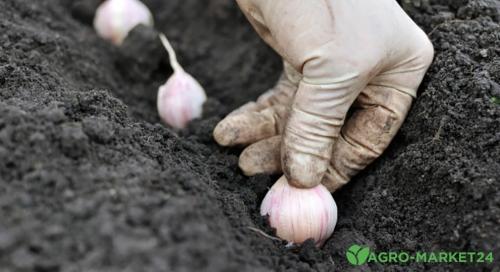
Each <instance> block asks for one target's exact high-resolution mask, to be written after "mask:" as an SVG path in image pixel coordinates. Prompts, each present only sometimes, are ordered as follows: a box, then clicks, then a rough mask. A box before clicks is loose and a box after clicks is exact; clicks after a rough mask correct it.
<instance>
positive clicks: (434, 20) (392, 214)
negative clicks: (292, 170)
mask: <svg viewBox="0 0 500 272" xmlns="http://www.w3.org/2000/svg"><path fill="white" fill-rule="evenodd" d="M98 3H99V0H72V1H70V0H36V1H34V0H1V1H0V271H2V272H3V271H6V272H7V271H38V272H40V271H106V272H108V271H110V272H113V271H272V270H277V271H310V270H317V271H334V270H337V271H340V270H342V271H345V270H352V271H358V270H359V267H353V266H351V265H350V264H348V263H347V262H346V259H345V256H344V253H345V250H346V249H347V248H348V247H349V246H350V245H351V244H353V243H359V244H363V245H369V246H371V247H372V249H375V250H376V251H382V250H392V251H396V250H406V251H410V252H414V251H432V250H446V251H451V250H460V251H475V250H477V251H493V252H494V255H495V257H496V258H500V190H499V186H500V179H499V173H500V105H498V104H497V103H495V102H493V97H500V24H499V20H500V13H499V12H500V3H499V1H498V0H488V1H487V0H469V1H467V0H459V1H457V0H441V1H437V0H435V1H431V4H430V5H423V6H420V7H418V8H409V9H408V11H409V13H410V14H411V16H412V17H413V18H414V19H415V20H416V21H417V22H418V23H419V24H420V25H421V26H422V27H423V28H424V29H425V31H426V32H427V33H429V34H430V37H431V39H432V41H433V43H434V46H435V49H436V58H435V61H434V64H433V65H432V67H431V69H430V71H429V74H428V75H427V77H426V78H425V80H424V83H423V85H422V87H421V89H420V92H419V98H418V99H417V100H416V103H415V104H414V106H413V108H412V110H411V112H410V114H409V117H408V119H407V121H406V122H405V124H404V126H403V128H402V129H401V132H400V133H399V134H398V136H397V137H396V139H395V140H394V142H393V143H392V144H391V146H390V147H389V149H388V150H387V152H386V153H385V154H384V155H383V156H382V157H381V158H380V159H378V160H377V161H376V162H375V163H374V164H372V165H371V166H370V167H369V169H367V170H366V171H364V172H362V173H361V174H360V175H358V176H357V177H356V178H355V179H354V180H353V181H352V182H351V183H350V184H349V185H348V186H346V187H345V188H344V189H342V190H341V191H339V192H337V193H335V194H334V197H335V199H336V201H337V205H338V208H339V221H338V225H337V228H336V231H335V233H334V235H333V237H332V238H331V239H330V240H329V241H328V242H327V243H326V245H325V246H324V247H323V248H322V249H315V248H314V247H313V246H312V244H310V243H308V244H306V245H304V246H303V247H300V248H294V249H290V248H286V247H285V245H284V243H280V242H276V241H273V240H270V239H267V238H265V237H264V236H262V235H260V234H258V233H256V232H254V231H252V230H250V229H248V227H255V228H259V229H262V230H265V231H266V232H268V233H272V232H271V230H270V229H269V228H268V227H267V226H266V225H265V222H264V220H262V219H261V218H260V217H259V215H258V208H259V204H260V201H261V199H262V197H263V196H264V194H265V193H266V191H267V188H268V186H270V185H272V184H273V182H274V181H275V180H276V177H268V176H258V177H253V178H247V177H245V176H243V175H242V174H241V172H240V171H239V170H238V167H237V160H238V157H237V156H238V154H239V150H237V149H226V148H220V147H218V146H217V145H216V144H215V143H214V141H213V140H212V138H211V131H212V128H213V127H214V126H215V124H216V123H217V121H219V120H220V119H221V118H222V117H223V116H224V115H225V114H226V113H228V112H229V111H230V110H232V109H234V108H235V107H237V106H238V105H241V104H242V103H244V102H245V101H248V100H251V99H254V98H255V97H257V96H258V95H259V94H260V93H261V92H263V91H264V90H266V89H267V88H269V87H270V86H272V84H273V83H274V81H275V80H276V79H277V77H278V74H279V72H280V68H281V67H280V61H279V58H278V57H277V56H276V55H275V54H274V53H273V52H272V51H271V50H270V49H269V48H268V47H266V46H265V45H264V44H263V42H261V41H260V40H259V38H258V37H257V35H256V34H255V33H254V32H253V30H252V29H251V28H250V26H249V24H248V23H247V22H246V20H245V18H244V17H243V15H242V14H241V13H240V12H239V10H238V8H237V6H236V4H235V3H234V1H230V0H211V1H199V0H169V1H165V0H147V1H145V3H146V4H147V5H148V6H149V7H150V8H151V9H152V10H153V13H154V15H155V19H156V26H157V29H159V30H161V31H164V32H165V33H166V34H167V35H168V36H169V37H170V39H171V40H172V42H173V45H174V47H176V48H177V49H178V54H179V57H180V62H181V63H182V64H183V65H184V66H185V68H186V70H188V71H189V72H190V73H192V74H193V75H194V76H195V77H196V78H198V79H199V80H200V82H201V83H202V84H203V85H204V86H205V88H206V90H207V92H208V94H209V96H210V99H209V101H208V103H207V105H206V114H205V117H204V118H203V119H202V120H198V121H196V122H194V123H193V124H192V125H191V126H190V128H189V129H187V130H185V131H181V132H174V131H173V130H171V129H169V128H167V127H165V126H164V125H162V124H161V123H160V122H159V119H158V117H157V113H156V107H155V98H156V90H157V88H158V86H159V85H161V84H163V83H164V81H165V80H166V79H167V77H168V76H169V74H170V73H171V70H170V68H169V67H168V64H167V61H166V59H167V56H166V53H164V51H163V49H162V48H161V47H160V44H159V42H158V41H157V40H156V32H155V31H154V30H152V29H148V28H145V27H139V28H136V29H135V30H134V31H133V33H132V34H131V35H130V37H129V38H128V39H127V40H126V42H125V44H124V45H123V46H122V47H121V48H117V47H114V46H112V45H110V44H108V43H107V42H105V41H103V40H101V39H99V38H98V37H97V36H96V35H95V33H94V31H93V29H92V27H91V21H92V14H93V12H94V10H95V7H96V6H97V5H98ZM495 267H496V269H498V268H499V267H500V263H499V262H498V261H495V262H494V263H493V264H486V263H483V264H476V265H472V264H459V265H450V266H445V265H442V264H439V265H438V264H425V265H424V264H408V265H394V264H393V265H370V266H364V267H362V269H363V270H366V271H370V270H372V271H407V270H413V271H445V270H460V271H491V270H493V269H495ZM496 271H498V270H496Z"/></svg>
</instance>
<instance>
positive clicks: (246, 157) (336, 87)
mask: <svg viewBox="0 0 500 272" xmlns="http://www.w3.org/2000/svg"><path fill="white" fill-rule="evenodd" d="M238 4H239V5H240V7H241V9H242V10H243V12H244V13H245V15H246V16H247V18H248V19H249V21H250V23H251V24H252V25H253V26H254V28H255V29H256V31H257V32H258V33H259V35H260V36H261V37H262V38H263V39H264V40H265V41H266V42H267V43H268V44H269V45H270V46H271V47H272V48H273V49H275V50H276V51H277V52H278V54H280V55H281V57H282V58H283V60H284V63H285V65H284V73H283V76H282V77H281V78H280V81H279V82H278V83H277V85H276V86H275V87H274V88H273V89H271V90H270V91H269V92H267V93H265V94H264V95H262V96H261V97H260V98H259V99H258V100H257V102H250V103H248V104H246V105H244V106H242V107H241V108H240V109H237V110H236V111H235V112H233V113H232V114H230V115H229V116H228V117H226V118H225V119H224V120H222V121H221V122H220V123H219V124H218V125H217V127H216V128H215V130H214V138H215V140H216V141H217V142H218V143H219V144H221V145H224V146H230V145H248V144H251V145H250V146H249V147H247V148H246V149H245V150H244V151H243V153H242V154H241V156H240V162H239V164H240V168H242V170H243V171H244V173H245V174H247V175H253V174H257V173H278V172H280V171H281V170H282V171H283V173H284V174H285V176H286V177H287V179H288V181H289V182H290V183H291V184H292V185H294V186H297V187H313V186H316V185H318V184H319V183H321V182H322V183H323V184H324V185H325V186H326V187H327V188H328V189H329V190H330V191H334V190H336V189H337V188H339V187H341V186H342V185H344V184H345V183H347V182H348V181H349V179H350V178H351V177H352V176H353V175H355V174H356V173H357V172H359V171H360V170H362V169H363V168H365V167H366V166H367V165H368V164H369V163H370V162H372V161H373V160H374V159H376V158H377V157H378V156H380V155H381V154H382V152H383V151H384V150H385V148H386V147H387V146H388V145H389V143H390V141H391V140H392V138H393V137H394V135H395V134H396V132H397V131H398V130H399V128H400V126H401V124H402V122H403V120H404V119H405V117H406V114H407V112H408V110H409V108H410V106H411V103H412V100H413V98H414V97H415V96H416V90H417V88H418V86H419V85H420V82H421V81H422V78H423V76H424V74H425V72H426V70H427V68H428V67H429V65H430V63H431V62H432V58H433V54H434V50H433V47H432V44H431V43H430V41H429V39H428V38H427V36H426V35H425V33H424V32H423V31H422V30H421V29H420V28H419V27H418V26H417V25H416V24H415V23H414V22H413V21H412V20H411V19H410V18H409V17H408V16H407V15H406V13H405V12H404V11H403V10H402V9H401V8H400V6H399V5H398V4H397V3H396V1H395V0H377V1H373V0H321V1H320V0H313V1H303V0H273V1H269V0H238ZM351 106H352V108H353V112H352V115H350V117H349V118H346V117H347V112H348V110H349V109H350V108H351ZM346 119H347V120H346Z"/></svg>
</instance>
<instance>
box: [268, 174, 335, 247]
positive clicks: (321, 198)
mask: <svg viewBox="0 0 500 272" xmlns="http://www.w3.org/2000/svg"><path fill="white" fill-rule="evenodd" d="M260 214H261V215H262V216H266V215H267V216H268V217H269V224H270V225H271V227H273V228H275V229H276V235H277V236H278V237H280V238H281V239H283V240H286V241H288V242H292V243H297V244H300V243H303V242H304V241H306V240H307V239H310V238H312V239H314V241H315V242H316V245H317V246H322V245H323V243H324V242H325V241H326V240H327V239H328V238H329V237H330V236H331V235H332V233H333V230H334V229H335V225H336V223H337V205H336V204H335V200H334V199H333V197H332V195H331V194H330V192H329V191H328V190H327V189H326V187H325V186H323V185H318V186H316V187H313V188H309V189H303V188H297V187H294V186H291V185H289V184H288V182H287V180H286V178H285V177H284V176H282V177H281V178H280V179H279V180H278V181H277V182H276V183H275V184H274V185H273V186H272V187H271V189H270V190H269V192H268V193H267V194H266V196H265V197H264V200H263V201H262V204H261V207H260Z"/></svg>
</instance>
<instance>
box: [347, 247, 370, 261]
mask: <svg viewBox="0 0 500 272" xmlns="http://www.w3.org/2000/svg"><path fill="white" fill-rule="evenodd" d="M345 255H346V257H347V260H348V261H349V262H350V263H351V264H352V265H363V264H365V263H366V260H367V259H368V255H370V248H369V247H362V246H358V245H352V246H351V247H349V249H348V250H347V251H346V253H345Z"/></svg>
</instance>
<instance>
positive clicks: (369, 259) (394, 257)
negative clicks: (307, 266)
mask: <svg viewBox="0 0 500 272" xmlns="http://www.w3.org/2000/svg"><path fill="white" fill-rule="evenodd" d="M345 255H346V258H347V261H349V263H350V264H352V265H364V264H366V263H379V264H391V263H400V264H402V263H409V262H414V263H431V264H432V263H434V264H438V263H463V264H473V263H489V264H491V263H493V262H494V257H493V252H491V251H489V252H482V251H432V252H423V251H417V252H408V251H380V252H375V251H374V250H372V249H370V248H369V247H367V246H362V245H356V244H354V245H351V246H350V247H349V249H347V251H346V253H345Z"/></svg>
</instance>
